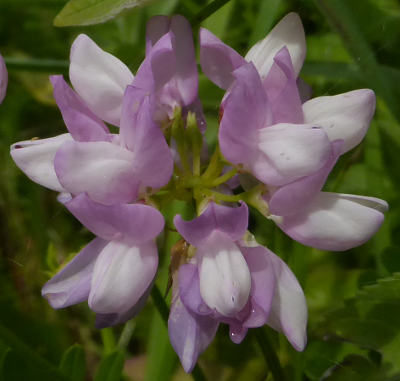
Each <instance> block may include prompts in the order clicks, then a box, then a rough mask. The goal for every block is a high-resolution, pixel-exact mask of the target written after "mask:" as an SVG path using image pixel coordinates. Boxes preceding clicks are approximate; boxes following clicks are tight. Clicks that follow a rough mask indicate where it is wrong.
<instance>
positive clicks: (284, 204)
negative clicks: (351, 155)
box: [268, 140, 343, 216]
mask: <svg viewBox="0 0 400 381" xmlns="http://www.w3.org/2000/svg"><path fill="white" fill-rule="evenodd" d="M342 146H343V141H342V140H337V141H335V142H333V143H332V152H331V156H330V158H329V160H328V161H327V162H326V163H325V165H324V166H323V167H322V168H320V169H319V170H318V171H317V172H316V173H314V174H312V175H310V176H306V177H302V178H301V179H299V180H296V181H293V182H292V183H289V184H286V185H283V186H282V187H279V188H278V189H277V190H276V191H274V192H272V195H271V196H270V198H269V201H268V205H269V211H270V212H271V214H275V215H277V216H286V215H289V214H295V213H298V212H299V211H300V210H301V209H303V208H305V207H307V205H308V204H309V203H310V202H312V200H313V199H314V198H315V197H316V196H317V195H318V194H319V192H320V190H321V189H322V187H323V186H324V184H325V181H326V179H327V178H328V175H329V173H330V171H331V170H332V168H333V167H334V165H335V164H336V161H337V159H338V158H339V156H340V152H341V149H342Z"/></svg>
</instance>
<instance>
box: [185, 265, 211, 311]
mask: <svg viewBox="0 0 400 381" xmlns="http://www.w3.org/2000/svg"><path fill="white" fill-rule="evenodd" d="M178 283H179V295H180V298H181V301H182V303H183V304H184V305H185V307H186V308H188V309H189V310H190V311H192V312H193V313H195V314H199V315H211V314H212V310H211V309H210V308H209V307H208V306H207V305H206V304H205V303H204V301H203V298H202V297H201V294H200V278H199V271H198V268H197V265H194V264H190V263H187V264H183V265H182V266H181V267H179V275H178Z"/></svg>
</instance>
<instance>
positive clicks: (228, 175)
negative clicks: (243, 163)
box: [210, 168, 237, 187]
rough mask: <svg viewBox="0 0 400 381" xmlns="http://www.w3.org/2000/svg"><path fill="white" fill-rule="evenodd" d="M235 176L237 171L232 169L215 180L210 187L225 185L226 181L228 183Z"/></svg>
mask: <svg viewBox="0 0 400 381" xmlns="http://www.w3.org/2000/svg"><path fill="white" fill-rule="evenodd" d="M236 174H237V169H236V168H232V169H231V170H230V171H228V172H226V173H225V174H223V175H222V176H220V177H218V178H216V179H215V180H214V181H213V182H212V183H211V184H210V186H211V187H216V186H218V185H221V184H223V183H225V182H226V181H228V180H229V179H231V178H232V177H233V176H235V175H236Z"/></svg>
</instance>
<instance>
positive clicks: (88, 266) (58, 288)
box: [42, 238, 108, 308]
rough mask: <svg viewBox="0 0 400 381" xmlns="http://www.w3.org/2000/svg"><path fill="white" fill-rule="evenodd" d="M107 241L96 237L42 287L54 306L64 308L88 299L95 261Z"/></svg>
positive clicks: (45, 295) (43, 293)
mask: <svg viewBox="0 0 400 381" xmlns="http://www.w3.org/2000/svg"><path fill="white" fill-rule="evenodd" d="M107 243H108V242H107V241H105V240H103V239H101V238H95V239H94V240H93V241H92V242H90V243H89V244H88V245H87V246H86V247H85V248H84V249H83V250H81V252H80V253H79V254H77V255H76V256H75V258H74V259H73V260H72V261H71V262H69V263H68V264H67V265H66V266H65V267H64V268H63V269H62V270H61V271H59V272H58V273H57V274H56V275H54V276H53V277H52V278H51V279H50V280H49V281H48V282H46V284H45V285H44V286H43V288H42V296H44V297H45V298H46V299H47V300H48V301H49V303H50V305H51V306H52V307H53V308H64V307H68V306H71V305H73V304H77V303H81V302H83V301H85V300H87V298H88V296H89V291H90V282H91V279H92V273H93V268H94V263H95V261H96V259H97V257H98V255H99V253H100V252H101V251H102V250H103V249H104V247H105V246H106V245H107Z"/></svg>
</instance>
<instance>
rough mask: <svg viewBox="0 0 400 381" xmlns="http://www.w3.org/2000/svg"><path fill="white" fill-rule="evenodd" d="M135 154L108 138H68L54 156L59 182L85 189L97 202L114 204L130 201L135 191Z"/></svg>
mask: <svg viewBox="0 0 400 381" xmlns="http://www.w3.org/2000/svg"><path fill="white" fill-rule="evenodd" d="M133 160H134V155H133V153H132V152H130V151H128V150H127V149H125V148H122V147H120V146H118V145H116V144H112V143H108V142H69V143H66V144H64V145H63V146H62V147H61V148H60V149H59V150H58V151H57V154H56V156H55V159H54V166H55V170H56V173H57V177H58V179H59V181H60V183H61V184H62V185H63V186H64V188H65V189H66V190H68V192H70V193H72V194H75V195H77V194H79V193H82V192H87V193H88V195H89V196H90V197H91V198H92V199H93V200H94V201H97V202H100V203H103V204H113V203H118V202H131V201H133V200H134V199H135V198H136V196H137V192H138V186H139V184H138V179H137V178H136V177H135V176H134V166H133Z"/></svg>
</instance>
